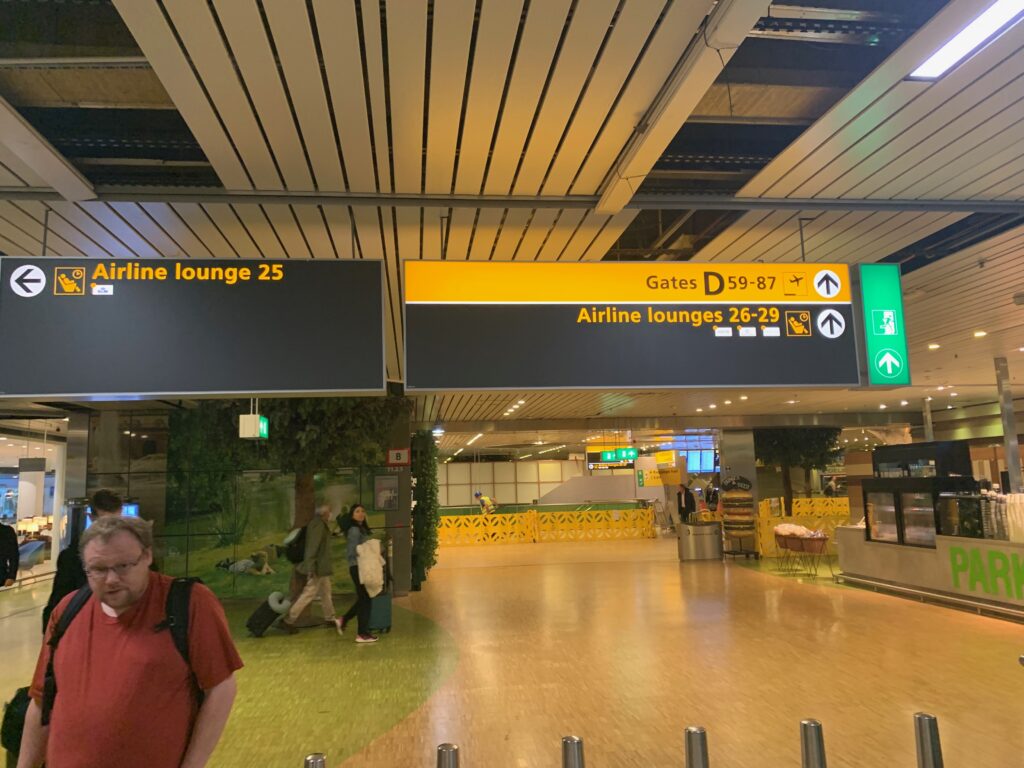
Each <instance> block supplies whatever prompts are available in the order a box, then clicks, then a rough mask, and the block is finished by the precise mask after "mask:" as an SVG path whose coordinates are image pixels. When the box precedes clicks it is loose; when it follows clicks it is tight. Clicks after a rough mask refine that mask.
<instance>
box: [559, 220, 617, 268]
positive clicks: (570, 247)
mask: <svg viewBox="0 0 1024 768" xmlns="http://www.w3.org/2000/svg"><path fill="white" fill-rule="evenodd" d="M610 219H611V216H608V215H607V214H604V213H595V212H594V211H587V215H586V218H584V219H583V221H582V222H581V223H580V226H579V227H578V228H577V229H576V232H575V233H573V236H572V238H571V239H570V240H569V242H568V243H566V244H565V248H564V249H562V253H561V254H559V256H558V260H559V261H579V260H580V258H582V256H583V254H584V253H586V251H587V249H588V248H590V245H591V243H593V242H594V238H596V237H597V236H598V235H599V234H601V231H602V230H603V229H604V228H605V225H606V224H608V221H609V220H610Z"/></svg>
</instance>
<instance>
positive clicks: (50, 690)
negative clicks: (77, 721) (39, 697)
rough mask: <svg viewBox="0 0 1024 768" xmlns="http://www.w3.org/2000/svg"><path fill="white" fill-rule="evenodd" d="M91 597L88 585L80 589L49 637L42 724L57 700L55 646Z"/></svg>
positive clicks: (47, 718) (45, 721)
mask: <svg viewBox="0 0 1024 768" xmlns="http://www.w3.org/2000/svg"><path fill="white" fill-rule="evenodd" d="M90 597H92V590H91V589H90V588H89V586H88V585H86V586H84V587H82V588H81V589H79V590H78V591H77V592H75V594H74V596H73V597H72V598H71V601H70V602H69V603H68V605H67V608H65V609H64V612H63V613H62V614H61V615H60V618H58V619H57V625H56V626H55V627H54V628H53V633H52V634H51V635H50V639H49V641H48V643H47V644H48V645H49V646H50V657H49V658H48V659H47V661H46V677H45V678H43V707H42V724H43V725H49V724H50V715H51V713H52V712H53V705H54V703H55V702H56V700H57V677H56V675H55V674H54V671H53V658H54V656H56V655H57V645H58V644H59V643H60V640H61V638H62V637H64V633H65V632H67V631H68V627H70V626H71V622H72V621H74V619H75V617H76V616H77V615H78V614H79V613H80V612H81V610H82V608H84V607H85V604H86V603H87V602H89V598H90Z"/></svg>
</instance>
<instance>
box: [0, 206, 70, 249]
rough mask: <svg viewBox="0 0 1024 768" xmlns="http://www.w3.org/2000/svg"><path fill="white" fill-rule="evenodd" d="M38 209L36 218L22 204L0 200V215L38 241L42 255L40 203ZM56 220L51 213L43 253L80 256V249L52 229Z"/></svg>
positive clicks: (42, 211)
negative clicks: (44, 251)
mask: <svg viewBox="0 0 1024 768" xmlns="http://www.w3.org/2000/svg"><path fill="white" fill-rule="evenodd" d="M38 211H39V217H38V218H37V217H36V216H34V215H33V214H32V213H29V212H28V211H27V209H26V208H25V206H24V204H22V205H20V206H19V205H18V204H17V203H13V202H6V201H0V216H3V217H4V218H5V219H7V221H9V222H10V223H11V224H13V225H14V226H16V227H17V228H18V229H20V230H22V231H24V232H25V233H26V234H27V235H28V236H29V237H31V238H32V239H33V240H37V241H39V246H38V252H39V254H40V255H43V221H42V219H43V215H44V208H43V206H42V204H40V205H39V209H38ZM56 221H58V217H57V216H55V215H53V214H51V215H50V221H49V226H50V232H49V234H47V235H46V254H45V255H47V256H52V255H54V254H56V255H58V256H82V255H83V254H82V252H81V251H79V250H78V249H77V248H75V247H74V246H73V245H71V244H70V243H69V242H68V241H67V240H65V239H64V238H63V237H61V236H60V235H59V234H58V233H57V232H55V231H54V226H53V225H54V223H55V222H56Z"/></svg>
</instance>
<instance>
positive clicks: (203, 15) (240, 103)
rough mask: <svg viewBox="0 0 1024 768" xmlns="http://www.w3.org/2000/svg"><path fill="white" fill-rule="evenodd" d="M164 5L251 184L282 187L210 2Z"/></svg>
mask: <svg viewBox="0 0 1024 768" xmlns="http://www.w3.org/2000/svg"><path fill="white" fill-rule="evenodd" d="M164 8H166V9H167V12H168V14H169V15H170V17H171V19H172V21H173V22H174V25H175V27H176V28H177V30H178V35H179V36H180V37H181V39H182V41H183V42H184V44H185V46H186V47H187V49H188V54H189V57H190V58H191V59H192V64H193V65H194V66H195V68H196V70H197V71H198V72H199V76H200V77H201V78H202V80H203V85H204V86H205V87H206V91H207V93H209V95H210V98H211V99H213V102H214V104H215V105H216V108H217V113H218V114H219V115H220V118H221V120H223V121H224V125H225V126H226V127H227V130H228V133H229V134H230V135H231V140H232V141H233V142H234V145H235V148H236V149H237V150H238V153H239V155H240V156H241V160H242V163H243V165H245V167H246V169H247V170H248V171H249V176H250V177H251V178H252V181H253V184H255V185H256V188H257V189H281V188H282V186H281V177H280V176H278V173H277V168H275V167H274V160H273V158H272V157H271V156H270V151H269V150H268V149H267V143H266V142H265V141H264V140H263V134H262V133H261V132H260V128H259V124H258V123H257V122H256V116H255V115H254V114H253V112H252V108H251V107H250V106H249V100H248V98H247V97H246V95H245V92H244V91H243V90H242V85H241V83H240V82H239V80H238V74H237V73H236V71H235V67H234V64H233V62H232V61H231V58H230V57H229V56H228V53H227V50H226V49H225V48H224V42H223V39H222V38H221V35H220V31H219V30H218V29H217V25H216V23H215V22H214V19H213V14H212V13H211V12H210V5H209V3H208V2H207V0H164Z"/></svg>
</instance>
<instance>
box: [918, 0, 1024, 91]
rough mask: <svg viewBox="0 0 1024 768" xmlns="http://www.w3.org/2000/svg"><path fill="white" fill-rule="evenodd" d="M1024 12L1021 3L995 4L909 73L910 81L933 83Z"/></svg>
mask: <svg viewBox="0 0 1024 768" xmlns="http://www.w3.org/2000/svg"><path fill="white" fill-rule="evenodd" d="M1021 11H1024V0H996V2H994V3H992V5H990V6H989V7H988V10H986V11H985V12H984V13H982V14H981V15H980V16H978V18H976V19H975V20H974V21H972V22H971V23H970V24H968V25H967V26H966V27H964V28H963V29H962V30H960V31H959V32H957V33H956V35H954V36H953V38H952V39H951V40H950V41H949V42H948V43H946V44H945V45H944V46H942V47H941V48H939V50H937V51H936V52H935V53H933V54H932V55H931V56H930V57H929V58H928V60H927V61H925V62H924V64H922V65H921V66H920V67H918V68H917V69H915V70H914V71H913V72H911V73H910V76H911V77H913V78H920V79H922V80H935V79H936V78H939V77H942V76H943V75H944V74H946V72H948V71H949V70H950V69H952V68H953V67H955V66H956V65H957V64H959V63H960V62H961V61H963V60H964V59H966V58H967V57H968V56H969V55H970V54H972V53H974V52H975V51H976V50H978V48H980V47H981V46H982V45H984V44H985V43H987V42H988V41H989V40H990V39H991V38H992V37H993V36H994V35H995V34H996V33H997V32H999V30H1001V29H1002V28H1003V27H1005V26H1006V25H1007V24H1009V23H1010V22H1011V21H1013V20H1014V17H1015V16H1017V15H1018V14H1020V13H1021Z"/></svg>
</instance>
